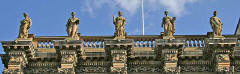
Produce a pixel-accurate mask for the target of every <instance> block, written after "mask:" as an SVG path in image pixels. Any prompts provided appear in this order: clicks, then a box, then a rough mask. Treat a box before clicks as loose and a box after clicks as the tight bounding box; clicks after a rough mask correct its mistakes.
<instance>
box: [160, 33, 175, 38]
mask: <svg viewBox="0 0 240 74" xmlns="http://www.w3.org/2000/svg"><path fill="white" fill-rule="evenodd" d="M160 34H161V36H162V39H175V37H174V36H172V35H170V36H166V35H164V32H161V33H160Z"/></svg>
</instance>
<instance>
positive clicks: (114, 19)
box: [113, 16, 116, 24]
mask: <svg viewBox="0 0 240 74" xmlns="http://www.w3.org/2000/svg"><path fill="white" fill-rule="evenodd" d="M113 24H116V18H115V16H113Z"/></svg>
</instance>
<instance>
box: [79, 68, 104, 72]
mask: <svg viewBox="0 0 240 74" xmlns="http://www.w3.org/2000/svg"><path fill="white" fill-rule="evenodd" d="M75 70H76V73H104V72H107V71H108V68H107V67H77V68H76V69H75Z"/></svg>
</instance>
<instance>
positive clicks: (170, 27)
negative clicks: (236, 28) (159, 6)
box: [161, 11, 176, 36]
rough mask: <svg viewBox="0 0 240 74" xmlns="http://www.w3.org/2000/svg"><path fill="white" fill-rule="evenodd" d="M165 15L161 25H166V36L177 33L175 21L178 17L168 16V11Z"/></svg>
mask: <svg viewBox="0 0 240 74" xmlns="http://www.w3.org/2000/svg"><path fill="white" fill-rule="evenodd" d="M165 15H166V16H165V17H163V19H162V24H161V26H162V27H164V36H173V34H174V33H175V21H176V17H173V19H172V18H171V16H168V11H165Z"/></svg>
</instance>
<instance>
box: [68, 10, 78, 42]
mask: <svg viewBox="0 0 240 74" xmlns="http://www.w3.org/2000/svg"><path fill="white" fill-rule="evenodd" d="M75 15H76V14H75V12H72V17H71V18H69V19H68V22H67V25H66V27H67V33H68V36H69V37H72V38H78V34H77V33H78V24H79V23H80V20H79V19H78V18H77V17H76V16H75Z"/></svg>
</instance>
